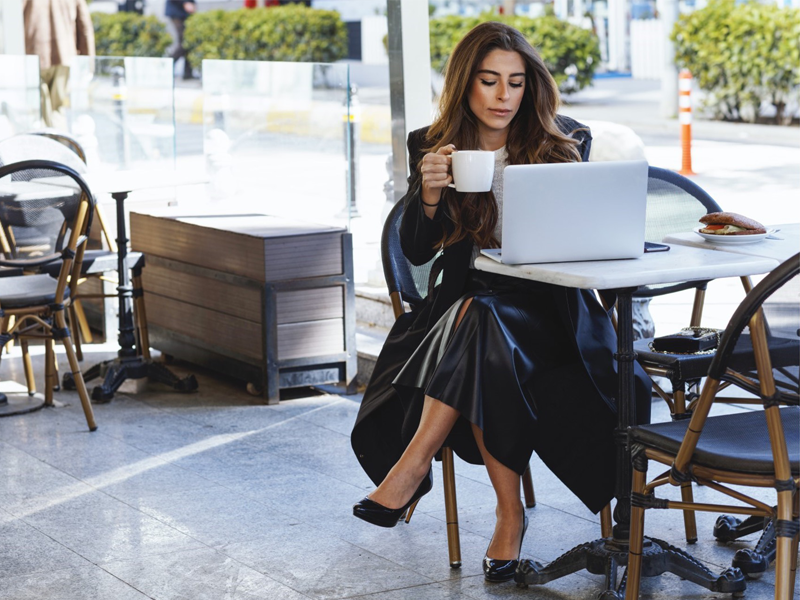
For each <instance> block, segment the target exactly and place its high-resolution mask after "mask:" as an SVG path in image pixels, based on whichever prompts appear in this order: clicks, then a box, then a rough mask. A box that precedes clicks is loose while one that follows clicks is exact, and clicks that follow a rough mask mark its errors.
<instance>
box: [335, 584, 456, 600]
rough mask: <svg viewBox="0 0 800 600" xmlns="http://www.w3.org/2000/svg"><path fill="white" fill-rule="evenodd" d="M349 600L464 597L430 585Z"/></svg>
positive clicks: (440, 599) (450, 599)
mask: <svg viewBox="0 0 800 600" xmlns="http://www.w3.org/2000/svg"><path fill="white" fill-rule="evenodd" d="M348 598H349V600H366V599H367V598H369V600H421V599H424V600H461V599H462V598H464V596H463V595H462V594H461V592H460V591H458V590H456V589H452V588H449V587H447V586H444V585H441V584H439V583H429V584H423V585H415V586H413V587H407V588H401V589H399V590H390V591H388V592H377V593H374V594H367V595H365V596H349V597H348Z"/></svg>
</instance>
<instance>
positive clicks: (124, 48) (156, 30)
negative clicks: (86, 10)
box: [92, 12, 172, 56]
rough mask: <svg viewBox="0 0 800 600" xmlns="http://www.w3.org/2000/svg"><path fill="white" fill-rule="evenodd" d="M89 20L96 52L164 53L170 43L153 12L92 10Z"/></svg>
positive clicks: (104, 54) (123, 53) (151, 54)
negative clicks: (91, 24) (108, 12)
mask: <svg viewBox="0 0 800 600" xmlns="http://www.w3.org/2000/svg"><path fill="white" fill-rule="evenodd" d="M92 23H93V25H94V38H95V49H96V52H97V56H164V54H165V53H166V51H167V48H169V46H170V44H172V36H171V35H170V34H169V33H167V27H166V25H164V23H162V22H161V21H159V20H158V19H157V18H156V17H154V16H152V15H151V16H149V17H143V16H141V15H138V14H136V13H132V12H118V13H115V14H104V13H94V14H92Z"/></svg>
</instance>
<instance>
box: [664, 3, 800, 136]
mask: <svg viewBox="0 0 800 600" xmlns="http://www.w3.org/2000/svg"><path fill="white" fill-rule="evenodd" d="M672 39H673V41H674V42H675V47H676V51H675V62H676V63H677V64H678V66H679V67H683V68H686V69H689V70H690V71H691V72H692V76H693V77H694V79H695V80H696V81H697V84H698V86H699V87H700V89H702V90H704V91H705V92H707V94H708V96H707V98H706V105H707V106H708V107H709V108H711V109H712V110H713V111H714V113H715V116H716V117H718V118H722V119H726V120H732V121H741V120H748V121H754V120H755V119H756V118H757V117H758V114H759V108H760V106H761V104H762V102H765V101H766V102H768V103H770V104H772V105H774V106H775V109H776V111H777V114H776V121H777V122H778V123H781V122H783V121H784V110H785V108H786V105H787V104H788V103H789V102H790V100H792V99H797V98H798V96H799V95H800V93H799V91H800V43H798V40H800V10H798V9H792V8H779V7H777V6H775V5H774V4H759V3H757V2H748V3H744V4H737V3H736V2H735V0H712V1H711V2H709V4H708V5H707V6H706V7H705V8H703V9H702V10H698V11H695V12H693V13H691V14H688V15H683V16H682V17H681V18H680V19H679V20H678V22H677V23H676V24H675V29H674V30H673V32H672Z"/></svg>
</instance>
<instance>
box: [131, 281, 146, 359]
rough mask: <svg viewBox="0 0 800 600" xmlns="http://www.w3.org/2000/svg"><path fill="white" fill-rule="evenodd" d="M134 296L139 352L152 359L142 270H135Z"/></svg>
mask: <svg viewBox="0 0 800 600" xmlns="http://www.w3.org/2000/svg"><path fill="white" fill-rule="evenodd" d="M133 298H134V305H133V306H134V311H133V315H134V317H135V319H136V330H137V332H138V334H139V345H138V348H139V352H140V353H141V355H142V357H143V358H144V359H145V360H150V334H149V333H148V331H147V311H146V310H145V307H144V288H143V287H142V272H141V270H140V271H139V272H138V273H137V272H136V271H134V272H133Z"/></svg>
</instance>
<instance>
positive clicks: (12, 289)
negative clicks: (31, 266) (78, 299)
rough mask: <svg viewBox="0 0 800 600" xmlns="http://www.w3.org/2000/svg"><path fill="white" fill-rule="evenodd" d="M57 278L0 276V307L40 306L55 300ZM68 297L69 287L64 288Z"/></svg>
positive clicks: (65, 295) (48, 276)
mask: <svg viewBox="0 0 800 600" xmlns="http://www.w3.org/2000/svg"><path fill="white" fill-rule="evenodd" d="M57 285H58V280H57V279H53V278H52V277H50V275H20V276H17V277H3V278H0V307H2V308H25V307H27V306H42V305H46V304H52V303H53V302H55V301H56V286H57ZM64 298H65V299H66V298H69V288H66V289H65V290H64Z"/></svg>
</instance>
